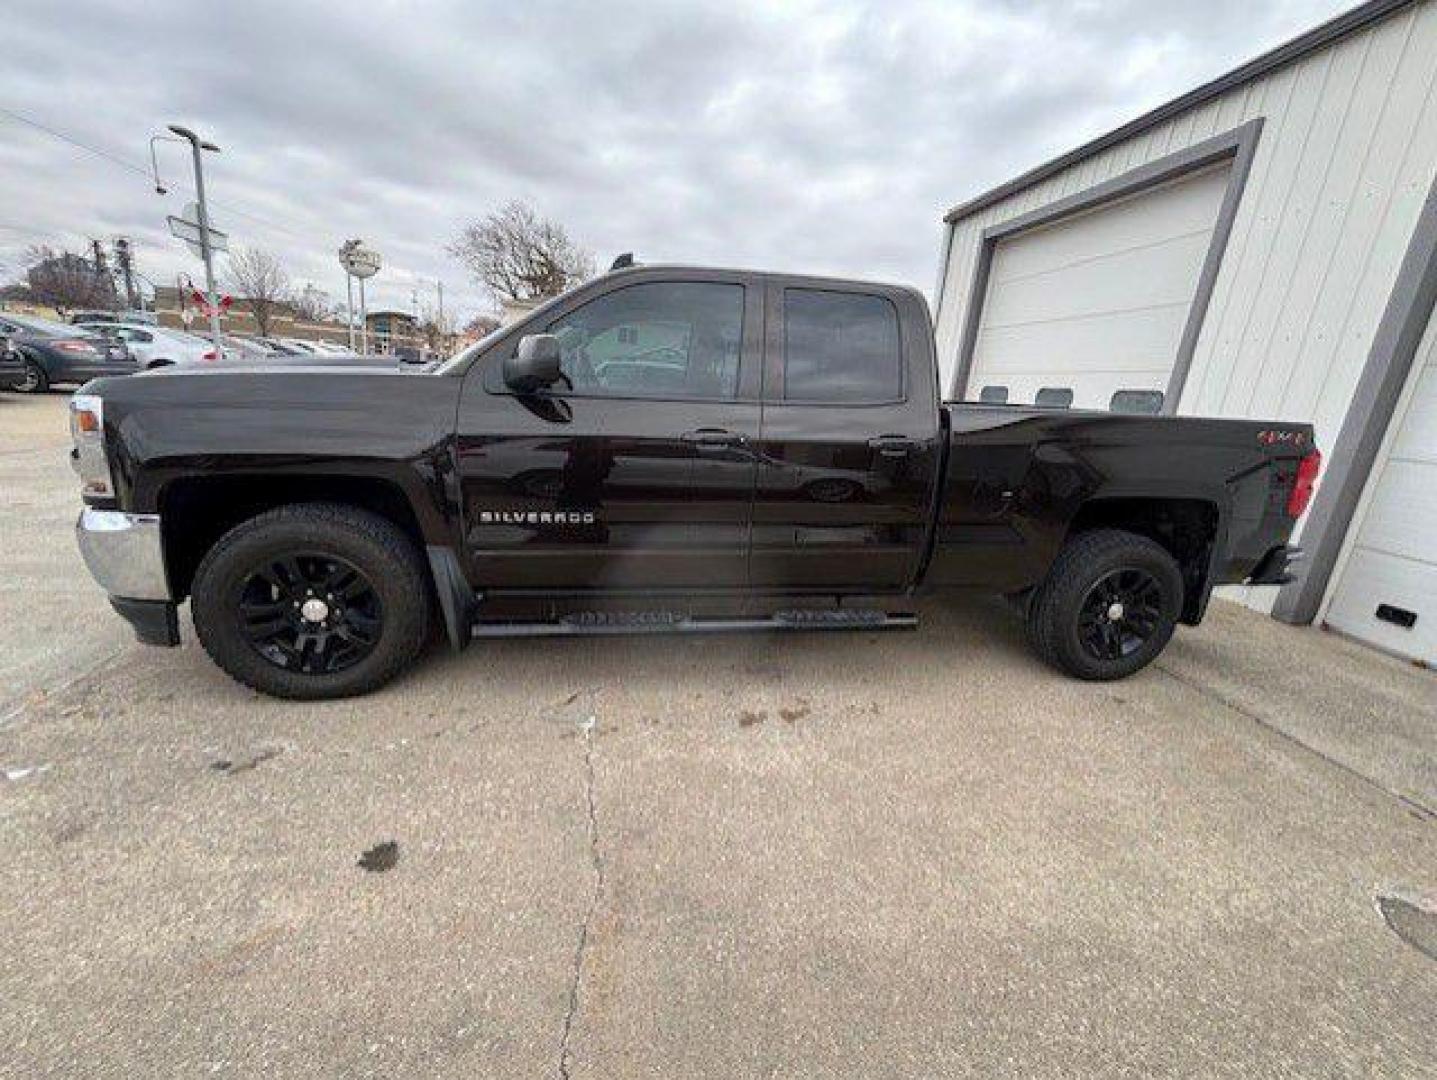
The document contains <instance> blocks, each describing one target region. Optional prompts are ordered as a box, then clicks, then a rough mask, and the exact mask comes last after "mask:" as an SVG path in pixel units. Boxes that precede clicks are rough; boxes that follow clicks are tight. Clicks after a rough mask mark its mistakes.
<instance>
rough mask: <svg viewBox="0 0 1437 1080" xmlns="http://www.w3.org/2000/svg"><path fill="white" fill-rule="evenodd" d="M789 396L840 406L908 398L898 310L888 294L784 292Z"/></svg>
mask: <svg viewBox="0 0 1437 1080" xmlns="http://www.w3.org/2000/svg"><path fill="white" fill-rule="evenodd" d="M783 357H784V374H783V397H784V399H785V400H788V401H811V402H817V403H821V404H834V405H863V404H877V403H880V402H891V401H898V400H900V399H901V398H902V397H903V349H902V346H901V344H900V337H899V332H898V309H897V308H895V307H894V306H893V303H892V301H890V300H888V299H887V298H886V297H882V296H874V295H871V294H868V293H853V292H838V291H831V290H827V289H785V290H784V292H783Z"/></svg>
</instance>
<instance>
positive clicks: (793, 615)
mask: <svg viewBox="0 0 1437 1080" xmlns="http://www.w3.org/2000/svg"><path fill="white" fill-rule="evenodd" d="M917 626H918V616H916V615H890V614H889V613H887V612H885V611H863V610H828V609H817V610H807V609H797V610H794V611H776V612H774V613H773V614H772V615H771V616H769V617H768V618H765V619H696V618H694V617H692V616H690V615H687V614H685V613H683V612H680V611H615V612H606V611H581V612H576V613H574V614H572V615H565V616H563V617H562V618H560V619H557V620H555V621H554V622H490V623H486V622H477V623H475V624H474V629H473V635H474V637H476V638H513V637H569V636H578V635H599V634H720V633H734V632H740V631H753V630H913V629H916V628H917Z"/></svg>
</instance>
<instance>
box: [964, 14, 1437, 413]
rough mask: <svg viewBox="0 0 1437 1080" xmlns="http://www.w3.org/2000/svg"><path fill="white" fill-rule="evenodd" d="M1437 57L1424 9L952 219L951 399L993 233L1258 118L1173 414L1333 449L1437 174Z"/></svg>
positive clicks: (1434, 21)
mask: <svg viewBox="0 0 1437 1080" xmlns="http://www.w3.org/2000/svg"><path fill="white" fill-rule="evenodd" d="M1434 56H1437V2H1432V0H1429V2H1427V3H1424V4H1421V5H1418V6H1415V7H1413V8H1408V9H1405V10H1403V11H1401V12H1399V13H1398V14H1396V15H1393V16H1391V17H1389V18H1387V19H1385V20H1383V21H1382V22H1379V23H1376V24H1374V25H1373V26H1370V27H1368V28H1367V29H1365V30H1362V31H1359V32H1356V33H1353V34H1351V35H1349V36H1348V37H1346V38H1343V39H1342V40H1340V41H1338V42H1336V43H1334V44H1333V45H1331V46H1329V47H1328V48H1326V49H1323V50H1321V51H1319V52H1316V53H1313V54H1311V55H1309V56H1307V57H1305V58H1303V59H1302V60H1299V61H1296V62H1294V63H1292V64H1289V65H1288V66H1286V67H1283V68H1281V69H1278V70H1277V71H1274V72H1272V73H1270V74H1269V75H1266V76H1264V77H1262V78H1259V79H1256V80H1254V81H1252V82H1249V83H1247V84H1244V85H1242V86H1238V87H1234V88H1233V89H1231V90H1229V91H1228V92H1227V93H1226V94H1224V95H1222V96H1221V97H1219V98H1217V99H1215V100H1212V101H1209V102H1207V103H1205V104H1203V105H1200V106H1198V107H1196V108H1194V109H1191V110H1189V111H1188V112H1186V113H1183V114H1181V115H1179V116H1177V117H1174V118H1173V119H1171V120H1168V121H1166V122H1164V123H1162V124H1159V125H1157V126H1155V127H1153V128H1151V129H1149V130H1147V131H1145V132H1141V133H1139V134H1137V135H1135V136H1133V137H1132V138H1130V139H1128V140H1126V141H1125V142H1122V143H1119V144H1117V145H1115V146H1112V147H1109V148H1108V149H1106V150H1104V151H1102V152H1101V153H1099V154H1097V155H1095V156H1094V157H1092V158H1090V159H1088V160H1086V161H1082V162H1078V163H1076V164H1074V165H1072V166H1070V167H1069V168H1068V169H1066V170H1064V171H1063V172H1061V173H1058V174H1057V175H1055V176H1052V177H1049V178H1048V179H1046V180H1044V181H1042V182H1041V183H1038V184H1036V185H1034V186H1032V187H1030V188H1028V189H1025V190H1024V191H1021V192H1018V193H1016V194H1014V195H1012V196H1010V197H1009V198H1008V199H1006V200H1005V201H1003V202H1001V203H998V204H996V205H994V206H990V207H987V208H985V209H983V210H981V211H979V212H978V213H976V214H974V215H972V216H970V217H967V218H964V219H962V220H960V221H958V222H955V223H954V232H953V236H952V241H951V244H950V247H949V258H948V266H947V268H946V273H945V276H944V290H943V296H942V297H941V298H940V300H939V304H940V307H939V320H938V348H939V358H940V365H941V370H942V375H943V386H944V388H945V390H946V389H947V388H948V387H949V386H950V385H951V381H952V377H953V371H954V366H955V363H956V359H957V352H958V347H959V338H960V335H961V329H962V326H963V320H964V317H965V307H966V305H967V303H968V294H969V290H970V287H971V281H972V275H973V271H974V265H975V262H976V259H977V254H978V249H979V238H980V236H981V234H982V231H983V230H984V229H985V228H987V227H988V226H990V225H994V224H997V223H999V222H1003V221H1007V220H1009V219H1011V218H1014V217H1017V216H1018V215H1020V214H1023V213H1026V212H1028V211H1030V210H1034V209H1037V208H1039V207H1042V206H1045V205H1047V204H1049V203H1051V202H1053V201H1055V200H1056V199H1059V198H1062V197H1063V196H1065V195H1071V194H1073V193H1075V192H1078V191H1082V190H1085V189H1087V188H1089V187H1092V186H1093V185H1094V184H1097V183H1100V182H1102V181H1104V180H1108V179H1111V178H1113V177H1115V176H1119V175H1121V174H1123V173H1125V172H1127V171H1129V170H1130V169H1133V168H1135V167H1137V166H1139V165H1142V164H1146V163H1147V162H1150V161H1154V160H1157V159H1159V158H1162V157H1165V156H1166V155H1168V154H1171V153H1173V152H1175V151H1177V150H1180V149H1183V148H1185V147H1187V146H1191V145H1193V144H1194V143H1197V142H1201V141H1202V140H1203V139H1206V138H1209V137H1211V136H1213V135H1216V134H1219V133H1221V132H1224V131H1228V130H1230V129H1232V128H1235V127H1237V126H1238V125H1239V124H1242V123H1244V122H1246V121H1248V120H1251V119H1254V118H1257V117H1263V118H1264V119H1265V124H1264V127H1263V132H1262V137H1261V139H1260V141H1259V143H1258V149H1257V155H1256V157H1255V159H1254V161H1253V167H1252V172H1251V174H1250V176H1249V178H1248V183H1247V187H1246V190H1245V192H1244V194H1243V199H1242V203H1241V205H1240V207H1239V210H1238V215H1237V219H1236V221H1235V222H1234V225H1233V231H1232V236H1231V238H1230V240H1229V242H1228V247H1227V252H1226V256H1225V258H1224V259H1223V264H1222V268H1221V270H1220V272H1219V275H1218V279H1217V283H1216V286H1215V289H1214V292H1213V296H1212V301H1211V303H1210V305H1209V308H1208V313H1207V318H1206V319H1205V321H1204V324H1203V328H1202V333H1201V335H1200V337H1199V339H1198V344H1197V350H1196V353H1195V355H1194V357H1193V363H1192V367H1191V370H1190V372H1189V376H1188V380H1187V384H1186V386H1185V388H1184V392H1183V395H1182V399H1181V401H1180V403H1179V411H1180V412H1182V413H1185V414H1199V415H1223V416H1250V417H1274V418H1281V419H1289V420H1308V421H1311V422H1312V423H1314V424H1316V426H1317V429H1318V432H1319V438H1326V439H1328V440H1330V439H1332V438H1333V437H1334V436H1335V434H1336V432H1337V430H1338V429H1339V427H1340V425H1341V422H1342V418H1343V415H1344V413H1345V412H1346V409H1347V406H1348V404H1349V402H1350V399H1351V396H1352V392H1353V389H1354V387H1355V385H1356V381H1357V378H1358V375H1359V373H1360V372H1361V370H1362V365H1363V363H1364V361H1365V360H1366V357H1367V352H1368V348H1369V346H1370V344H1371V340H1372V335H1373V332H1374V330H1375V328H1376V326H1377V322H1378V320H1379V318H1380V317H1381V314H1382V311H1383V307H1384V305H1385V304H1386V301H1387V297H1388V294H1389V293H1390V291H1391V288H1392V284H1393V282H1394V280H1395V278H1396V275H1397V268H1398V265H1399V263H1400V262H1401V259H1402V255H1403V252H1404V251H1405V249H1406V246H1407V243H1408V241H1409V239H1410V237H1411V233H1412V229H1413V226H1414V225H1415V223H1416V220H1417V216H1418V214H1419V212H1420V210H1421V207H1422V202H1423V200H1424V198H1425V197H1426V194H1427V191H1428V189H1429V187H1430V186H1431V183H1432V178H1433V174H1434V172H1437V95H1434V80H1437V62H1434V60H1433V57H1434Z"/></svg>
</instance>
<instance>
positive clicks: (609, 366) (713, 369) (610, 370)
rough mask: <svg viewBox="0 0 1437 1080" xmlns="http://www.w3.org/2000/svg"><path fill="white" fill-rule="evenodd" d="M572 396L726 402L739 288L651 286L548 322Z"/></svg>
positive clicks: (730, 392)
mask: <svg viewBox="0 0 1437 1080" xmlns="http://www.w3.org/2000/svg"><path fill="white" fill-rule="evenodd" d="M548 329H549V333H551V334H553V335H555V336H556V337H557V338H558V339H559V349H560V353H561V357H562V359H561V362H560V366H561V367H562V368H563V371H564V374H565V375H567V376H568V377H569V379H570V380H571V381H572V382H573V384H574V391H575V392H576V393H580V394H599V395H607V396H612V397H666V398H674V397H695V398H725V397H733V396H734V394H735V393H736V392H737V391H738V363H739V352H740V350H741V348H742V345H743V286H742V285H725V284H719V283H710V282H654V283H652V284H647V285H630V286H629V287H628V288H625V289H617V290H615V291H614V292H611V293H606V294H605V295H603V296H601V297H599V298H598V299H597V300H591V301H590V302H589V303H587V304H585V305H583V306H582V307H579V308H575V309H574V310H573V311H571V312H569V314H567V315H565V316H564V317H563V318H561V319H557V320H555V321H554V322H552V323H550V324H549V327H548Z"/></svg>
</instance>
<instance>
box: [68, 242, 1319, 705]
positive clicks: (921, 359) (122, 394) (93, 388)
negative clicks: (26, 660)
mask: <svg viewBox="0 0 1437 1080" xmlns="http://www.w3.org/2000/svg"><path fill="white" fill-rule="evenodd" d="M937 370H938V369H937V358H936V356H935V353H934V344H933V334H932V327H931V323H930V321H929V316H928V310H927V306H926V304H925V303H924V300H923V298H922V296H921V295H919V294H918V293H916V292H914V291H913V290H911V289H906V288H900V287H894V286H889V285H875V284H867V283H861V282H854V281H835V280H828V279H820V278H810V277H800V276H791V275H782V274H765V273H750V272H741V271H724V270H712V269H697V268H690V267H636V268H628V269H623V270H619V271H615V272H611V273H609V274H606V275H604V276H602V277H600V278H598V279H596V280H594V281H591V282H589V283H587V284H585V285H583V286H581V287H579V288H578V289H575V290H574V291H572V292H570V293H567V294H565V295H563V296H561V297H558V298H557V299H555V300H553V301H551V302H549V303H548V304H546V305H544V306H543V307H541V308H539V309H537V310H536V311H534V312H533V313H532V314H531V315H529V316H528V317H527V318H525V319H524V320H523V321H522V322H519V323H517V324H516V325H513V326H510V327H507V328H505V329H502V330H500V331H497V332H496V333H494V334H492V335H490V336H489V337H487V338H485V339H484V340H482V341H480V342H478V343H476V344H474V345H473V346H471V347H469V348H468V349H466V350H465V351H464V352H462V353H460V354H459V355H457V356H455V357H454V358H453V359H451V360H449V361H447V362H445V363H443V364H441V365H439V366H438V367H437V368H434V369H432V370H425V371H422V372H416V371H404V370H399V369H397V368H396V369H379V368H363V369H357V370H356V369H350V370H346V369H345V367H344V362H343V361H336V362H335V366H327V367H318V366H316V367H297V366H294V367H288V368H284V369H276V368H268V369H262V368H256V369H240V368H234V367H227V368H216V369H214V370H207V369H206V370H194V371H180V370H166V371H157V372H151V373H147V374H144V375H139V376H134V377H130V378H124V379H100V380H97V381H95V382H92V383H90V384H89V385H88V386H86V387H85V388H84V390H83V392H82V393H80V394H78V395H77V396H76V397H75V399H74V404H73V408H72V416H71V425H72V429H73V433H74V437H75V450H74V455H73V456H74V462H75V466H76V469H77V471H78V473H79V475H80V477H81V480H82V483H83V488H84V491H83V495H84V500H85V504H86V507H85V510H84V512H83V513H82V515H81V517H80V521H79V525H78V530H79V541H80V547H81V550H82V552H83V554H84V556H85V559H86V562H87V563H88V565H89V567H90V569H91V571H92V572H93V574H94V575H95V577H96V579H97V580H98V581H99V582H100V584H101V585H102V586H104V588H105V589H106V591H107V592H109V593H110V597H111V603H112V604H113V605H114V607H115V608H116V609H117V610H118V611H119V612H120V614H121V615H123V616H124V617H125V618H127V619H128V620H129V621H130V622H131V623H132V624H133V626H134V627H135V629H136V631H137V634H138V636H139V638H140V639H141V640H142V641H146V642H150V643H153V644H162V645H174V644H177V643H178V641H179V631H178V618H177V613H176V605H177V604H178V603H179V602H180V601H182V600H183V599H184V598H185V597H186V596H188V597H189V598H190V605H191V610H192V613H193V618H194V624H195V629H196V631H197V633H198V636H199V639H200V641H201V642H202V643H203V645H204V647H205V649H206V650H208V652H209V654H210V656H211V657H212V658H213V659H214V660H215V662H216V663H218V664H219V665H220V666H221V667H223V668H224V669H225V670H226V671H228V672H229V673H230V674H231V675H233V676H234V677H235V678H236V679H238V680H240V681H241V682H243V683H246V684H248V685H249V686H252V687H255V688H256V689H259V690H262V691H264V692H266V693H270V694H275V695H280V696H284V697H295V698H323V697H336V696H341V695H347V694H356V693H362V692H364V691H367V690H371V689H373V688H375V687H377V686H379V685H381V684H382V683H384V682H385V681H386V680H388V679H390V678H391V677H392V676H394V675H395V674H396V673H397V672H398V671H399V670H400V669H401V668H403V667H404V666H405V665H406V664H408V663H409V662H410V661H411V660H413V659H414V658H415V656H416V655H417V654H418V653H419V651H420V650H421V648H422V647H423V645H424V643H425V641H426V638H427V637H428V636H429V635H430V634H431V633H433V632H436V631H437V629H438V628H439V627H441V626H442V628H443V630H444V631H445V632H446V633H447V636H448V639H449V641H450V642H451V643H452V645H453V646H454V647H455V648H463V647H464V646H465V645H466V644H467V643H468V642H469V641H470V640H471V639H473V638H476V637H512V636H528V635H541V634H590V633H616V632H617V633H622V632H628V633H633V632H655V631H710V630H733V629H745V630H757V629H843V628H857V629H881V628H886V627H904V626H912V625H913V624H914V622H915V616H914V615H913V598H914V596H915V595H916V594H917V593H919V592H920V591H921V590H942V589H950V588H965V587H966V588H973V587H977V588H982V589H988V590H992V591H995V592H998V593H1003V594H1006V595H1008V596H1010V597H1012V598H1013V600H1014V602H1015V605H1016V606H1017V608H1018V609H1019V611H1020V612H1021V614H1022V617H1023V618H1024V620H1025V621H1026V624H1027V628H1028V631H1029V638H1030V640H1031V642H1032V644H1033V646H1034V647H1035V649H1036V650H1037V652H1038V653H1039V654H1040V655H1041V656H1042V657H1043V658H1044V659H1046V660H1047V661H1049V662H1050V663H1052V664H1054V665H1056V666H1058V667H1059V668H1061V669H1063V670H1065V671H1067V672H1069V673H1071V674H1073V675H1075V676H1078V677H1080V678H1087V679H1111V678H1119V677H1122V676H1125V675H1129V674H1131V673H1133V672H1134V671H1137V670H1138V669H1139V668H1141V667H1143V666H1144V665H1145V664H1147V663H1148V662H1149V661H1150V660H1152V659H1153V657H1154V656H1156V655H1157V654H1158V653H1159V652H1160V651H1161V650H1162V649H1163V647H1164V645H1166V643H1167V641H1168V639H1169V638H1170V637H1171V635H1172V633H1173V630H1174V627H1175V625H1176V624H1177V623H1179V622H1183V623H1188V624H1196V623H1197V622H1199V620H1201V619H1202V617H1203V613H1204V610H1205V608H1206V606H1207V602H1208V597H1209V595H1210V593H1211V591H1212V588H1213V586H1215V585H1218V584H1222V583H1229V582H1247V583H1250V584H1262V585H1271V584H1278V583H1281V582H1283V581H1286V580H1288V577H1289V571H1288V564H1289V560H1290V559H1291V558H1292V557H1293V555H1294V550H1293V549H1291V548H1289V547H1288V546H1287V540H1288V538H1289V535H1290V533H1291V531H1292V527H1293V523H1294V520H1295V519H1296V518H1297V517H1298V516H1300V515H1301V513H1302V512H1303V510H1304V508H1305V507H1306V504H1307V500H1308V498H1309V496H1310V493H1311V490H1312V485H1313V482H1314V479H1315V477H1316V472H1317V467H1318V462H1319V456H1318V454H1317V451H1316V450H1315V449H1314V447H1313V442H1312V431H1311V429H1310V428H1309V427H1307V426H1305V425H1302V424H1288V423H1276V422H1274V423H1253V422H1246V421H1233V420H1207V419H1193V418H1178V417H1174V416H1142V415H1121V414H1112V413H1101V412H1079V411H1071V410H1066V409H1055V408H1042V407H1037V406H1016V405H968V404H949V405H945V404H943V403H942V401H941V400H940V395H939V391H938V375H937Z"/></svg>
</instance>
